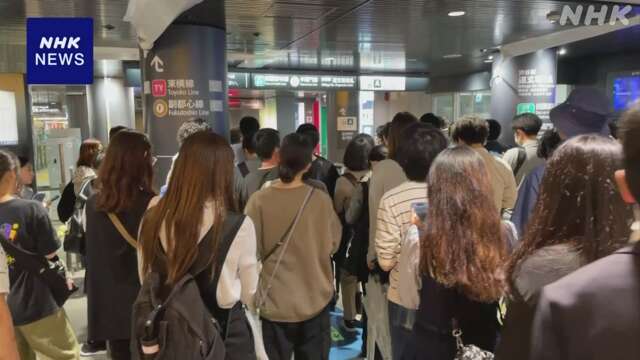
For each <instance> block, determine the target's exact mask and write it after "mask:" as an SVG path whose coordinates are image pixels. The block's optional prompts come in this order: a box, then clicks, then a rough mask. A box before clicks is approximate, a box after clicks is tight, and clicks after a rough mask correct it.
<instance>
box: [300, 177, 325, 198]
mask: <svg viewBox="0 0 640 360" xmlns="http://www.w3.org/2000/svg"><path fill="white" fill-rule="evenodd" d="M304 183H305V185H307V186H310V187H312V188H315V189H316V190H320V191H318V192H322V193H325V194H326V195H327V196H329V193H328V191H327V186H326V185H325V184H324V183H323V182H322V181H320V180H316V179H306V180H305V181H304Z"/></svg>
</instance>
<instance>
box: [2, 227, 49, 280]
mask: <svg viewBox="0 0 640 360" xmlns="http://www.w3.org/2000/svg"><path fill="white" fill-rule="evenodd" d="M0 245H1V246H2V248H3V249H4V252H5V253H6V254H7V256H8V257H12V258H13V259H14V261H15V264H16V265H17V266H19V267H20V268H21V269H23V270H25V271H28V272H30V273H32V274H35V275H37V276H40V274H42V273H43V272H44V271H45V269H46V266H47V260H46V258H45V257H44V256H41V255H38V254H36V253H32V252H30V251H27V250H24V249H22V248H20V247H18V246H17V245H15V244H14V243H13V242H11V241H10V240H9V239H7V238H6V237H5V236H4V234H3V233H1V232H0Z"/></svg>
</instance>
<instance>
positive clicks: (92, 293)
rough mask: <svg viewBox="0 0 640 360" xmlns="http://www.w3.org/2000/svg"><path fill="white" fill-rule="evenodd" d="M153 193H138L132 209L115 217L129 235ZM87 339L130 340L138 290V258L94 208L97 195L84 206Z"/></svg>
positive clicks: (137, 225) (105, 215)
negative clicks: (133, 307) (132, 311)
mask: <svg viewBox="0 0 640 360" xmlns="http://www.w3.org/2000/svg"><path fill="white" fill-rule="evenodd" d="M152 197H153V194H148V193H143V192H140V194H138V196H137V197H136V199H135V200H134V204H133V207H132V208H131V210H128V211H126V212H122V213H118V214H117V216H118V218H119V219H120V221H121V222H122V224H123V225H124V226H125V228H126V229H127V231H128V232H129V234H131V236H133V237H134V238H137V235H138V227H139V226H140V221H141V220H142V216H143V214H144V212H145V211H146V209H147V206H148V204H149V201H150V200H151V198H152ZM86 215H87V218H86V228H87V231H86V238H87V257H86V262H87V273H86V278H85V287H86V292H87V302H88V304H87V305H88V311H87V312H88V332H89V333H88V338H89V339H91V340H93V341H97V340H123V339H129V338H130V336H131V335H130V334H131V307H132V305H133V303H134V301H135V299H136V296H137V295H138V291H139V290H140V280H139V277H138V257H137V253H136V250H135V249H134V248H133V247H132V246H131V245H129V243H127V242H126V241H125V240H124V238H123V237H122V236H121V235H120V233H119V232H118V230H116V228H115V226H114V225H113V224H112V223H111V220H109V217H108V216H107V214H106V213H104V212H102V211H97V210H96V196H92V197H91V198H90V199H89V200H88V201H87V205H86Z"/></svg>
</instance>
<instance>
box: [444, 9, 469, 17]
mask: <svg viewBox="0 0 640 360" xmlns="http://www.w3.org/2000/svg"><path fill="white" fill-rule="evenodd" d="M464 14H466V12H465V11H462V10H458V11H449V13H448V14H447V15H449V16H451V17H458V16H464Z"/></svg>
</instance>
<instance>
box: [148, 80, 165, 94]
mask: <svg viewBox="0 0 640 360" xmlns="http://www.w3.org/2000/svg"><path fill="white" fill-rule="evenodd" d="M151 93H152V94H153V96H154V97H160V96H167V80H153V81H152V82H151Z"/></svg>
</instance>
